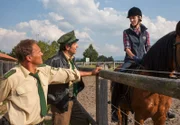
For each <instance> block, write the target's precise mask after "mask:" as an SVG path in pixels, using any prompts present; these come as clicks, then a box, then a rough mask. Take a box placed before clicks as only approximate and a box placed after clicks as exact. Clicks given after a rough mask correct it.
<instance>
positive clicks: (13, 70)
mask: <svg viewBox="0 0 180 125" xmlns="http://www.w3.org/2000/svg"><path fill="white" fill-rule="evenodd" d="M15 72H16V70H15V69H12V70H10V71H9V72H7V73H5V74H4V76H3V78H4V79H7V78H8V77H9V76H11V75H12V74H14V73H15Z"/></svg>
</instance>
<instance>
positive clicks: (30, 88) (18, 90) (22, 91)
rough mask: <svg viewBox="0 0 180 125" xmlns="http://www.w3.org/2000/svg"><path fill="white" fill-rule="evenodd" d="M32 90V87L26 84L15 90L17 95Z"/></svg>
mask: <svg viewBox="0 0 180 125" xmlns="http://www.w3.org/2000/svg"><path fill="white" fill-rule="evenodd" d="M31 91H32V87H30V86H27V85H22V86H19V87H17V88H16V92H17V94H18V95H24V94H26V93H29V92H31Z"/></svg>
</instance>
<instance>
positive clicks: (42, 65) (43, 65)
mask: <svg viewBox="0 0 180 125" xmlns="http://www.w3.org/2000/svg"><path fill="white" fill-rule="evenodd" d="M45 66H46V64H40V65H39V66H38V67H45Z"/></svg>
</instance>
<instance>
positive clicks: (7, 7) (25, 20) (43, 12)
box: [0, 0, 180, 57]
mask: <svg viewBox="0 0 180 125" xmlns="http://www.w3.org/2000/svg"><path fill="white" fill-rule="evenodd" d="M179 5H180V1H179V0H172V1H168V0H166V1H162V0H151V1H150V0H149V1H145V0H1V1H0V50H2V51H5V52H10V51H11V49H12V48H13V47H14V46H15V45H16V44H17V43H18V42H19V41H20V40H22V39H26V38H32V39H36V40H44V41H47V42H51V41H53V40H57V39H58V38H59V37H60V36H61V35H63V34H64V33H66V32H69V31H71V30H75V33H76V36H77V37H78V38H79V39H80V40H79V48H78V52H77V54H76V56H77V57H82V53H83V52H84V50H85V49H86V48H87V47H88V46H89V44H93V46H94V48H95V49H96V50H97V51H98V53H99V54H100V55H105V56H113V57H117V56H121V57H123V56H124V51H123V42H122V32H123V30H124V29H126V28H128V27H129V20H128V19H127V18H126V15H127V11H128V10H129V9H130V8H131V7H133V6H136V7H139V8H140V9H141V10H142V13H143V22H142V23H143V24H145V25H146V27H147V28H148V31H149V33H150V38H151V44H152V45H153V44H154V43H155V41H157V39H159V38H160V37H161V36H163V35H165V34H166V33H168V32H170V31H172V30H174V29H175V26H176V23H177V22H178V21H179V15H177V14H178V13H179V12H180V7H179Z"/></svg>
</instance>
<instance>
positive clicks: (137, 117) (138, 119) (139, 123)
mask: <svg viewBox="0 0 180 125" xmlns="http://www.w3.org/2000/svg"><path fill="white" fill-rule="evenodd" d="M134 117H135V120H136V121H135V125H144V119H143V117H142V116H141V115H139V114H137V113H135V116H134Z"/></svg>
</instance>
